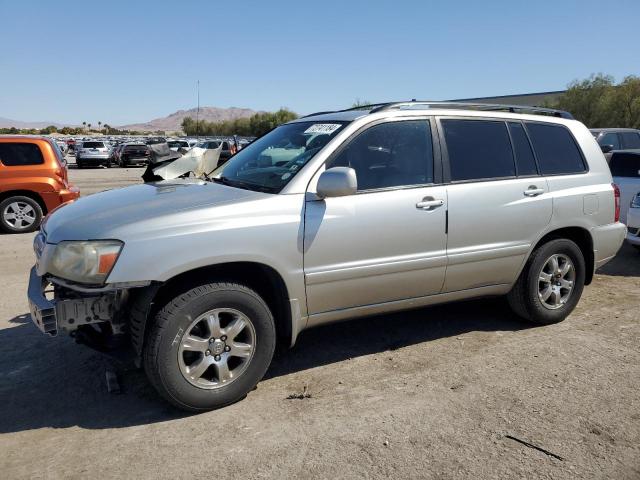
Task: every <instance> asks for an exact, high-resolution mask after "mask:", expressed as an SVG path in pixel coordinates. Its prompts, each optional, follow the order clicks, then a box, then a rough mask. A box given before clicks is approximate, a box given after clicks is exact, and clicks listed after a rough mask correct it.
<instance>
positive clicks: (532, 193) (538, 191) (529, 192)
mask: <svg viewBox="0 0 640 480" xmlns="http://www.w3.org/2000/svg"><path fill="white" fill-rule="evenodd" d="M522 193H524V195H525V197H537V196H538V195H542V194H543V193H544V188H538V187H536V186H535V185H531V186H530V187H529V188H527V189H526V190H525V191H524V192H522Z"/></svg>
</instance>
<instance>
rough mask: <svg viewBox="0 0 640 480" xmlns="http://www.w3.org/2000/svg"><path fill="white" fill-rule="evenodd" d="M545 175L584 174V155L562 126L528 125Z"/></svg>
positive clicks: (529, 123) (531, 123)
mask: <svg viewBox="0 0 640 480" xmlns="http://www.w3.org/2000/svg"><path fill="white" fill-rule="evenodd" d="M526 127H527V130H528V131H529V137H530V138H531V143H532V144H533V149H534V150H535V152H536V155H537V157H538V165H539V166H540V170H541V172H540V173H542V174H543V175H561V174H572V173H582V172H584V171H585V166H584V162H583V160H582V155H581V154H580V150H579V149H578V145H577V144H576V141H575V140H574V139H573V136H572V135H571V133H570V132H569V130H568V129H566V128H565V127H563V126H562V125H551V124H547V123H533V122H527V123H526Z"/></svg>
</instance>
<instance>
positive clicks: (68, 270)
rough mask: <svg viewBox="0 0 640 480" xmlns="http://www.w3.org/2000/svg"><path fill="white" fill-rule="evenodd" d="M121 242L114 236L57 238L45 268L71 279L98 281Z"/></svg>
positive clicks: (101, 280) (113, 261)
mask: <svg viewBox="0 0 640 480" xmlns="http://www.w3.org/2000/svg"><path fill="white" fill-rule="evenodd" d="M122 245H123V243H122V242H120V241H118V240H95V241H88V242H80V241H72V242H60V243H59V244H57V245H56V246H55V249H54V251H53V254H52V255H51V261H50V262H49V266H48V268H47V270H48V272H49V273H51V274H52V275H55V276H57V277H60V278H64V279H67V280H71V281H73V282H78V283H89V284H93V285H98V284H102V283H104V281H105V280H106V279H107V277H108V276H109V273H111V270H112V269H113V266H114V265H115V264H116V260H118V256H119V255H120V251H121V250H122Z"/></svg>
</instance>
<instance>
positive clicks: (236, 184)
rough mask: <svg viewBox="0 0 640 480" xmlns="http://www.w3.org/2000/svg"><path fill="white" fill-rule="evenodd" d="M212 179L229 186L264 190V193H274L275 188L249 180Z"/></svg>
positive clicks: (256, 190)
mask: <svg viewBox="0 0 640 480" xmlns="http://www.w3.org/2000/svg"><path fill="white" fill-rule="evenodd" d="M211 180H213V181H214V182H216V183H222V184H223V185H227V186H229V187H236V188H242V189H245V190H253V191H255V192H264V193H276V192H277V189H276V188H275V187H268V186H266V185H258V184H257V183H251V182H242V181H240V180H231V179H229V178H227V177H223V176H220V177H213V178H212V179H211Z"/></svg>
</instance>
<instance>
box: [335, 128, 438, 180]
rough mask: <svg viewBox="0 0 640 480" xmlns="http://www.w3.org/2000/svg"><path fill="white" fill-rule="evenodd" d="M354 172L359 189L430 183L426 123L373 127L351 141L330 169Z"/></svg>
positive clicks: (430, 148) (430, 147) (430, 150)
mask: <svg viewBox="0 0 640 480" xmlns="http://www.w3.org/2000/svg"><path fill="white" fill-rule="evenodd" d="M339 166H344V167H351V168H353V169H354V170H355V171H356V176H357V178H358V190H371V189H376V188H387V187H398V186H404V185H423V184H425V183H433V144H432V139H431V127H430V125H429V122H428V121H426V120H409V121H401V122H390V123H383V124H380V125H375V126H373V127H371V128H369V129H367V130H365V131H364V132H362V133H361V134H360V135H358V136H357V137H356V138H355V139H354V140H352V141H351V142H350V143H349V144H348V145H347V146H346V148H344V149H343V150H342V151H341V152H340V153H339V154H338V155H337V156H336V157H335V158H334V159H333V160H332V161H331V162H330V164H329V165H327V168H330V167H339Z"/></svg>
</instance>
